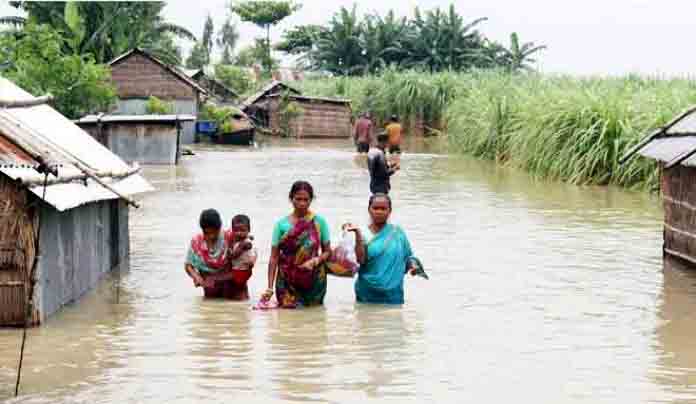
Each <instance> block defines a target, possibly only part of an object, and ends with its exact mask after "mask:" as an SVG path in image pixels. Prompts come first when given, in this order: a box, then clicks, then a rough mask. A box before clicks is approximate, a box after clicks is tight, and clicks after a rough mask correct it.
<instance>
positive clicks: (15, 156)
mask: <svg viewBox="0 0 696 404" xmlns="http://www.w3.org/2000/svg"><path fill="white" fill-rule="evenodd" d="M38 165H39V162H38V161H36V160H35V159H34V158H33V157H32V156H30V155H29V154H28V153H27V152H25V151H24V150H22V149H21V148H19V147H18V146H17V145H15V144H14V143H12V142H10V141H9V139H7V138H5V137H4V136H3V135H2V132H0V168H2V167H8V168H9V167H16V166H21V167H27V168H33V167H37V166H38Z"/></svg>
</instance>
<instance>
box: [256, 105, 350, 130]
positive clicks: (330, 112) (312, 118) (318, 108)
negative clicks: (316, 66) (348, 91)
mask: <svg viewBox="0 0 696 404" xmlns="http://www.w3.org/2000/svg"><path fill="white" fill-rule="evenodd" d="M292 102H294V103H297V104H299V106H300V107H301V108H302V114H301V115H300V116H299V117H297V118H295V119H293V120H292V122H291V123H290V128H291V130H292V133H293V135H294V136H296V137H298V138H349V137H350V134H351V128H352V124H351V122H350V118H351V109H350V105H349V104H344V103H335V102H327V101H322V100H311V101H309V100H293V101H292ZM279 104H280V100H279V99H278V98H277V97H275V98H272V99H271V101H270V103H269V111H270V119H269V120H270V122H269V123H270V128H271V130H273V131H274V132H277V131H280V119H279Z"/></svg>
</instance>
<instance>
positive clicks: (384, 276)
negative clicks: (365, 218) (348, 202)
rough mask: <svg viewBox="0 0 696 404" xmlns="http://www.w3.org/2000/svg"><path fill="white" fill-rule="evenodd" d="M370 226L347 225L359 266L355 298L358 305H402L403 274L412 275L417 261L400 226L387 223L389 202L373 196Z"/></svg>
mask: <svg viewBox="0 0 696 404" xmlns="http://www.w3.org/2000/svg"><path fill="white" fill-rule="evenodd" d="M368 211H369V213H370V219H371V223H370V225H369V226H367V227H366V228H364V229H358V228H357V227H355V226H353V225H352V224H349V223H348V224H346V225H345V226H344V229H345V230H347V231H352V232H354V233H355V238H356V243H355V255H356V256H357V258H358V262H359V263H360V269H359V271H358V279H357V280H356V282H355V295H356V298H357V301H358V302H360V303H378V304H403V303H404V275H405V274H406V273H407V272H408V273H410V274H411V275H415V274H416V272H417V271H418V269H419V268H418V267H419V265H420V264H419V261H418V260H417V259H416V258H415V257H414V256H413V252H412V251H411V243H410V242H409V241H408V237H406V233H404V231H403V229H401V227H399V226H396V225H393V224H391V223H389V216H390V215H391V211H392V202H391V199H390V198H389V196H388V195H385V194H375V195H373V196H372V197H371V198H370V203H369V206H368Z"/></svg>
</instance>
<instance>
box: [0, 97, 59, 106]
mask: <svg viewBox="0 0 696 404" xmlns="http://www.w3.org/2000/svg"><path fill="white" fill-rule="evenodd" d="M51 101H53V96H52V95H51V94H46V95H43V96H41V97H35V98H34V99H31V100H8V99H2V98H0V108H29V107H35V106H37V105H43V104H47V103H49V102H51Z"/></svg>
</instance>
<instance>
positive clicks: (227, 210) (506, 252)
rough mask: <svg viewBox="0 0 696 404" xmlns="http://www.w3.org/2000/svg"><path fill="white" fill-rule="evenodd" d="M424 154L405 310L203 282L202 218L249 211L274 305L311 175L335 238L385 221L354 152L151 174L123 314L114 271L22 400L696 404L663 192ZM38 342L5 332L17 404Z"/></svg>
mask: <svg viewBox="0 0 696 404" xmlns="http://www.w3.org/2000/svg"><path fill="white" fill-rule="evenodd" d="M419 149H420V150H422V152H421V153H416V154H413V153H410V154H406V155H405V156H404V158H403V159H402V166H403V171H402V172H401V173H399V174H398V175H397V176H396V177H395V178H394V184H393V187H394V192H393V196H394V198H395V212H394V215H393V222H396V223H399V224H401V225H402V226H403V227H404V228H405V230H406V231H407V233H408V234H409V236H410V238H411V242H412V244H413V246H414V250H415V251H416V253H417V254H418V255H419V256H420V257H421V258H422V260H423V262H424V263H425V264H426V267H427V269H428V270H429V273H430V275H431V280H430V281H425V280H422V279H411V278H409V279H408V280H407V281H406V301H407V302H406V304H405V305H404V306H403V307H401V308H385V307H376V306H359V305H356V304H355V303H354V295H353V291H352V283H351V281H350V280H346V279H336V278H331V279H330V280H329V282H330V283H329V290H328V295H327V298H326V302H325V307H323V308H316V309H308V310H298V311H274V312H268V313H257V312H252V311H251V310H249V305H248V304H241V303H230V302H221V301H204V300H203V299H202V297H201V291H200V290H198V289H194V288H193V287H191V284H190V281H189V280H188V278H187V277H186V276H185V275H184V272H183V269H182V261H183V258H184V254H185V248H186V245H187V242H188V240H189V238H190V236H191V235H192V234H193V233H194V232H195V231H197V218H198V214H199V212H200V211H201V210H202V209H204V208H208V207H215V208H218V209H219V210H220V211H221V213H222V215H223V218H224V220H225V222H226V223H227V222H228V221H229V219H230V218H231V217H232V216H233V215H234V214H237V213H245V214H248V215H249V216H250V217H251V218H252V233H253V234H254V235H255V237H256V242H257V246H258V248H259V251H260V255H261V262H259V264H258V267H257V270H256V272H255V274H254V276H253V277H252V280H251V291H252V294H253V295H254V298H257V297H258V295H259V293H260V292H261V291H263V289H264V285H265V279H266V275H265V266H266V263H267V259H268V254H269V250H270V237H271V229H272V224H273V222H274V221H275V220H276V219H277V218H279V217H281V216H282V215H284V214H287V213H288V212H289V209H290V206H289V203H288V201H287V193H288V191H289V187H290V184H291V183H292V182H293V181H294V180H296V179H307V180H309V181H310V182H312V184H313V185H314V187H315V190H316V193H317V196H318V198H317V200H316V201H315V203H314V205H313V208H314V210H315V211H317V212H319V213H321V214H323V215H324V216H325V217H326V218H327V219H328V220H329V221H330V225H331V227H332V230H333V234H334V236H336V235H337V233H338V227H339V226H340V224H341V223H342V222H343V221H345V220H348V219H351V220H354V221H356V222H363V221H366V220H367V211H366V209H367V207H366V203H367V197H368V186H367V185H368V177H367V173H366V170H365V168H364V162H362V161H360V160H359V159H356V158H355V157H354V154H353V153H352V151H351V150H350V149H349V148H348V146H347V145H346V144H344V143H342V142H335V143H332V142H329V143H326V142H324V143H316V142H315V143H307V144H300V143H291V142H281V141H274V142H273V143H272V144H266V145H262V147H260V148H257V149H243V148H227V149H223V148H215V147H211V148H207V149H206V148H203V149H200V150H197V155H196V156H194V157H187V158H185V159H184V161H183V164H182V165H181V166H179V167H177V168H169V167H154V168H152V167H150V168H147V169H146V171H145V174H146V176H147V178H148V179H149V180H150V181H151V182H152V184H153V185H155V187H156V188H157V189H158V191H157V192H156V193H152V194H150V195H147V196H145V197H144V198H143V203H142V205H143V207H142V208H141V209H139V210H134V211H132V213H131V239H132V241H131V243H132V246H131V249H132V263H131V266H132V271H131V272H130V273H128V274H124V276H123V279H122V280H121V295H120V296H121V301H120V303H119V304H114V301H115V293H114V288H113V281H112V280H106V281H104V282H103V283H102V284H101V286H100V288H99V290H97V291H95V292H93V293H90V294H89V295H88V296H86V297H85V298H84V299H83V300H82V301H81V302H80V303H79V304H77V305H73V306H70V307H68V308H67V309H65V310H63V311H62V312H61V313H60V314H59V315H57V316H55V317H53V318H52V319H51V320H50V321H48V323H47V324H45V325H44V326H42V327H41V328H38V329H33V330H31V331H30V333H29V340H28V348H27V349H28V355H27V357H26V358H25V373H24V378H23V384H22V391H23V392H24V395H23V396H22V397H20V399H18V400H16V402H29V403H49V402H50V403H55V402H62V403H75V402H80V403H82V402H84V403H101V402H119V403H161V402H167V403H169V404H172V403H188V402H204V401H205V402H223V401H224V402H229V401H232V400H234V401H239V402H254V403H255V402H259V403H269V402H385V401H387V402H398V403H403V402H427V401H430V402H464V401H469V402H486V403H516V402H535V403H598V402H607V403H616V402H625V403H657V402H660V403H661V402H688V401H689V400H693V401H695V402H696V387H695V386H694V384H695V383H696V343H694V342H693V341H694V338H693V329H694V328H693V324H694V323H695V322H694V320H696V314H694V313H696V275H693V274H689V273H684V272H673V271H667V272H664V273H663V270H662V264H661V256H660V248H661V243H662V240H661V215H662V213H661V210H660V209H659V201H658V200H657V199H656V198H654V197H651V196H648V195H645V194H642V193H631V192H626V191H623V190H620V189H615V188H600V187H596V188H595V187H575V186H570V185H566V184H558V183H545V182H535V181H534V180H533V179H531V178H530V177H529V176H527V175H526V174H524V173H520V172H516V171H513V170H508V169H503V168H499V167H496V166H494V165H493V164H492V163H489V162H481V161H476V160H472V159H467V158H448V157H446V156H443V155H438V154H436V153H434V152H432V150H430V151H429V149H428V148H427V147H419ZM20 335H21V332H20V331H18V330H7V329H2V330H0V400H3V399H4V398H5V397H7V398H9V397H11V394H12V391H13V387H14V376H15V366H16V360H17V352H18V350H19V342H20ZM10 402H15V401H14V400H11V401H10Z"/></svg>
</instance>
